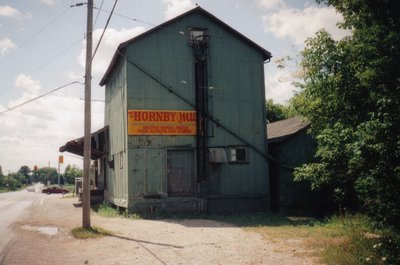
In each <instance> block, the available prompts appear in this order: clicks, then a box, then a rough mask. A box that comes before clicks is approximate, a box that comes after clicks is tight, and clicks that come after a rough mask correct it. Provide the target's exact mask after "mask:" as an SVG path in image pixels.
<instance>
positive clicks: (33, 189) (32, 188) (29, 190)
mask: <svg viewBox="0 0 400 265" xmlns="http://www.w3.org/2000/svg"><path fill="white" fill-rule="evenodd" d="M26 190H27V191H28V192H31V191H32V192H35V188H34V187H32V186H30V187H28V188H27V189H26Z"/></svg>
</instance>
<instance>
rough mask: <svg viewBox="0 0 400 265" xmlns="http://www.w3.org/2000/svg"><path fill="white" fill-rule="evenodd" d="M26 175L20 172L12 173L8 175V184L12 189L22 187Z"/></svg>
mask: <svg viewBox="0 0 400 265" xmlns="http://www.w3.org/2000/svg"><path fill="white" fill-rule="evenodd" d="M24 179H25V176H24V175H22V174H21V173H19V172H16V173H10V174H8V175H7V180H6V182H7V184H8V188H9V189H10V190H16V189H18V188H21V187H22V185H23V182H24Z"/></svg>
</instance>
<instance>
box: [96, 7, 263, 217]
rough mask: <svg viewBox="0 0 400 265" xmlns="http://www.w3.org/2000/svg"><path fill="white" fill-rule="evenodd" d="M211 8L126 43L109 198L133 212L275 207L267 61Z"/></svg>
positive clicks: (111, 71) (120, 58) (115, 82)
mask: <svg viewBox="0 0 400 265" xmlns="http://www.w3.org/2000/svg"><path fill="white" fill-rule="evenodd" d="M270 57H271V54H270V53H269V52H268V51H267V50H265V49H263V48H261V47H260V46H258V45H257V44H255V43H254V42H252V41H251V40H249V39H248V38H246V37H245V36H244V35H242V34H241V33H239V32H237V31H236V30H234V29H232V28H231V27H230V26H228V25H227V24H225V23H223V22H222V21H221V20H219V19H217V18H216V17H215V16H213V15H211V14H210V13H208V12H207V11H205V10H204V9H202V8H200V7H196V8H194V9H192V10H190V11H189V12H187V13H185V14H183V15H181V16H179V17H176V18H174V19H172V20H170V21H167V22H166V23H164V24H162V25H160V26H157V27H155V28H153V29H151V30H149V31H148V32H145V33H143V34H141V35H139V36H137V37H135V38H133V39H131V40H128V41H127V42H124V43H122V44H120V45H119V47H118V49H117V51H116V52H115V55H114V57H113V59H112V62H111V64H110V66H109V68H108V70H107V72H106V73H105V75H104V77H103V79H102V81H101V83H100V84H101V85H102V86H105V93H106V96H105V102H106V104H105V125H106V127H107V128H108V130H107V135H106V138H108V140H107V142H108V145H107V146H103V147H102V148H103V151H104V155H103V157H102V158H100V163H99V164H100V165H99V170H98V172H99V175H100V177H99V178H100V179H103V182H102V183H104V185H103V186H104V187H102V188H104V196H105V200H107V201H109V202H111V203H113V204H115V205H117V206H120V207H124V208H127V209H129V210H131V211H141V212H143V211H208V212H234V211H249V210H265V209H269V205H270V194H269V190H270V189H269V176H268V160H267V159H266V154H267V139H266V137H265V135H266V124H265V117H266V115H265V89H264V63H265V62H266V61H269V59H270Z"/></svg>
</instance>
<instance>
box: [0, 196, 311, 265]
mask: <svg viewBox="0 0 400 265" xmlns="http://www.w3.org/2000/svg"><path fill="white" fill-rule="evenodd" d="M41 198H43V197H41ZM76 203H77V199H75V198H61V195H49V196H48V197H46V198H45V199H44V200H43V199H39V198H38V200H37V201H36V202H34V203H33V205H32V206H31V207H30V209H29V214H28V217H27V218H25V219H24V220H21V221H20V222H18V223H15V224H14V225H13V227H12V229H13V231H14V234H15V239H14V240H12V242H11V243H10V245H9V247H8V248H7V250H6V253H5V255H4V260H0V264H7V265H8V264H18V265H20V264H32V265H42V264H73V265H77V264H94V265H98V264H99V265H101V264H104V265H106V264H107V265H111V264H115V265H117V264H118V265H122V264H129V265H131V264H146V265H148V264H271V265H278V264H284V265H298V264H318V263H317V262H316V260H315V259H313V258H310V255H307V253H306V251H305V250H304V249H302V246H301V243H302V242H297V241H294V240H283V239H279V240H274V241H273V242H272V241H267V240H265V239H263V238H262V237H261V236H260V235H259V234H257V233H254V232H249V231H245V230H243V229H241V228H238V227H235V226H232V225H230V224H226V223H222V222H216V221H210V220H170V219H166V220H130V219H123V218H103V217H100V216H98V215H97V214H95V213H92V215H91V222H92V225H95V226H98V227H102V228H105V229H107V230H110V231H112V232H114V234H115V235H113V236H107V237H103V238H100V239H89V240H78V239H75V238H73V237H71V236H70V235H69V231H70V230H71V228H74V227H78V226H80V225H81V223H82V221H81V218H82V217H81V216H82V208H80V207H77V206H74V204H76Z"/></svg>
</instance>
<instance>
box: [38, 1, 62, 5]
mask: <svg viewBox="0 0 400 265" xmlns="http://www.w3.org/2000/svg"><path fill="white" fill-rule="evenodd" d="M40 1H41V2H42V3H44V4H46V5H48V6H52V5H54V4H58V3H59V1H58V0H40Z"/></svg>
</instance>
